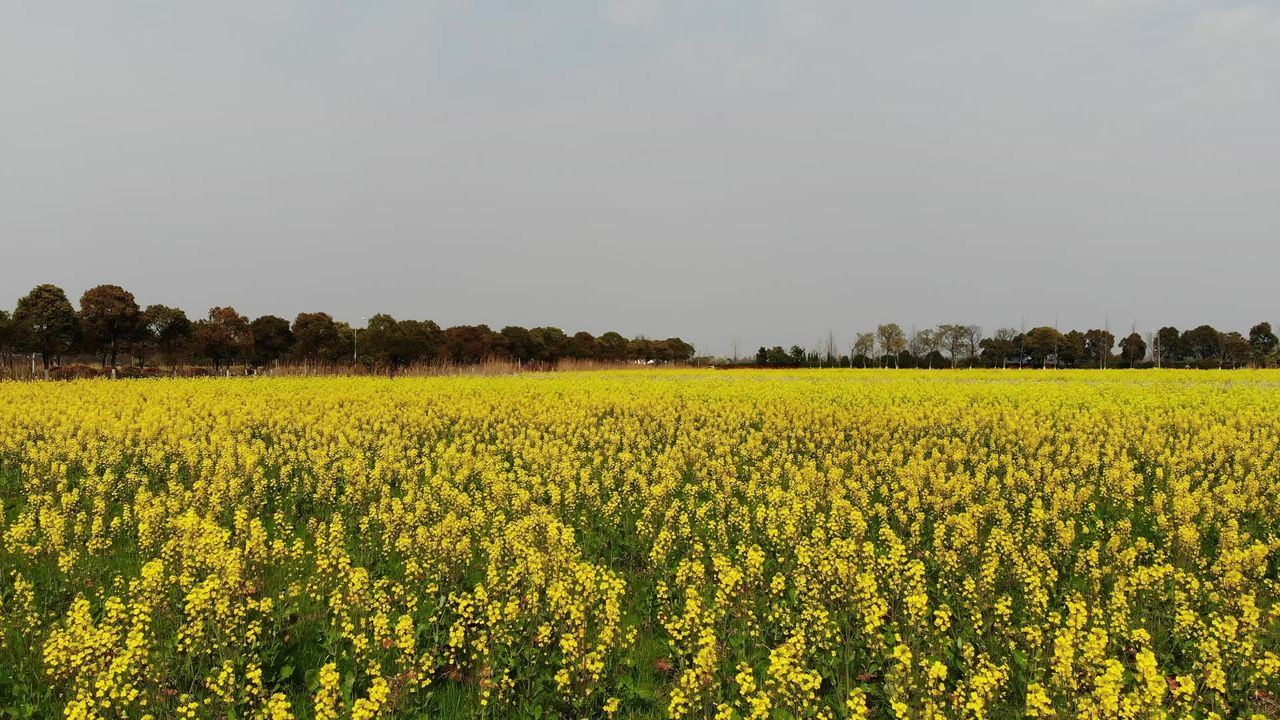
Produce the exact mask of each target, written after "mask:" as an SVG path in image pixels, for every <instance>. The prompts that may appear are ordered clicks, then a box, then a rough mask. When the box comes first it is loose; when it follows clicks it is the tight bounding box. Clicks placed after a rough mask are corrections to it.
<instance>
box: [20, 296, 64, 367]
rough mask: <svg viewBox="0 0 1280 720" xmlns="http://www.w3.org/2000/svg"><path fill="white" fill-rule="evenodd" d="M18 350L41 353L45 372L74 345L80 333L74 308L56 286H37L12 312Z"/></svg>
mask: <svg viewBox="0 0 1280 720" xmlns="http://www.w3.org/2000/svg"><path fill="white" fill-rule="evenodd" d="M12 322H13V332H14V334H15V340H16V343H17V346H18V348H19V349H22V350H27V351H30V352H34V353H39V354H40V360H41V362H42V363H43V364H44V368H45V369H46V370H48V369H49V367H50V365H52V364H54V363H56V362H57V360H58V358H60V357H61V356H62V355H63V354H64V353H66V352H69V351H70V350H71V348H72V347H73V346H74V345H75V342H76V338H77V335H78V334H79V323H78V322H77V320H76V311H75V308H73V307H71V301H70V300H67V294H66V293H65V292H63V291H62V288H60V287H58V286H57V285H49V284H45V285H37V286H36V287H34V288H32V290H31V292H29V293H27V294H26V295H25V296H23V298H22V299H21V300H19V301H18V306H17V308H16V309H14V311H13V321H12Z"/></svg>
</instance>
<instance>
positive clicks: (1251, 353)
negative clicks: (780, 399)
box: [754, 322, 1280, 368]
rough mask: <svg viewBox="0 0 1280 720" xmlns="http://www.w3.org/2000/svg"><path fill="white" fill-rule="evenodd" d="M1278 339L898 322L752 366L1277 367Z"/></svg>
mask: <svg viewBox="0 0 1280 720" xmlns="http://www.w3.org/2000/svg"><path fill="white" fill-rule="evenodd" d="M1278 345H1280V340H1278V339H1277V337H1276V334H1275V333H1274V332H1273V331H1272V329H1271V323H1267V322H1262V323H1258V324H1257V325H1254V326H1253V327H1252V328H1251V329H1250V330H1249V334H1248V335H1247V336H1246V335H1243V334H1241V333H1239V332H1236V331H1230V332H1223V331H1220V330H1217V329H1215V328H1213V327H1212V326H1209V325H1200V326H1198V327H1195V328H1191V329H1189V330H1178V329H1177V328H1175V327H1171V326H1168V327H1163V328H1160V329H1159V330H1157V331H1154V332H1150V333H1147V334H1145V335H1143V334H1141V333H1139V332H1137V331H1136V330H1133V331H1131V332H1130V333H1129V334H1128V335H1126V336H1124V337H1122V338H1120V340H1119V342H1118V343H1117V341H1116V336H1115V334H1113V333H1112V332H1111V331H1110V330H1107V329H1097V328H1094V329H1090V330H1085V331H1083V332H1082V331H1079V330H1070V331H1068V332H1065V333H1064V332H1061V331H1059V330H1058V329H1057V328H1053V327H1048V326H1041V327H1036V328H1032V329H1031V330H1027V331H1021V330H1017V329H1014V328H1001V329H999V330H996V331H995V332H993V333H992V334H991V335H985V334H984V333H983V330H982V328H981V327H979V326H977V325H961V324H946V325H939V326H938V327H934V328H924V329H919V330H912V331H911V332H909V333H908V332H906V331H904V330H903V329H902V327H901V326H900V325H898V324H897V323H885V324H882V325H879V326H877V327H876V329H875V330H874V331H869V332H863V333H858V334H857V336H856V338H855V340H854V342H853V345H852V347H851V348H850V351H849V353H848V354H842V353H840V352H838V350H837V346H836V343H835V341H834V339H833V338H832V337H831V336H830V334H828V337H827V340H826V341H825V342H820V343H817V344H816V345H815V346H814V347H811V348H804V347H801V346H799V345H793V346H791V348H790V349H787V348H784V347H782V346H780V345H775V346H774V347H761V348H760V349H759V350H758V351H756V356H755V362H754V364H755V365H758V366H764V367H894V368H904V367H905V368H945V367H1017V368H1149V367H1170V368H1240V367H1274V366H1276V365H1278V364H1280V355H1278V354H1277V346H1278Z"/></svg>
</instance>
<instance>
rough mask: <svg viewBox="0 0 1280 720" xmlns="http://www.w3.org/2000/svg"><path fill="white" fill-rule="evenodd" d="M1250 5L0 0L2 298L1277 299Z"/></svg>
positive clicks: (1046, 304)
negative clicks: (125, 292)
mask: <svg viewBox="0 0 1280 720" xmlns="http://www.w3.org/2000/svg"><path fill="white" fill-rule="evenodd" d="M1277 128H1280V3H1278V2H1276V1H1275V0H1267V1H1262V2H1253V3H1248V2H1209V1H1208V0H1204V1H1197V0H1182V1H1178V0H1009V1H1008V2H978V1H975V2H954V1H953V0H947V1H935V2H858V1H854V0H834V1H832V2H823V1H816V0H815V1H805V0H785V1H778V2H756V1H750V0H608V1H600V2H582V1H578V0H561V1H558V2H550V3H534V2H528V1H527V0H508V1H506V2H463V1H461V0H457V1H442V2H435V3H430V2H417V1H412V2H411V1H403V2H382V1H377V0H365V1H363V2H345V1H344V2H337V1H336V0H334V1H329V0H307V1H305V2H303V1H298V2H271V1H269V0H255V1H253V2H238V1H223V2H206V3H171V2H158V1H152V2H127V1H121V2H109V3H104V2H98V1H92V0H85V1H83V2H61V1H59V0H36V1H33V2H27V1H25V0H0V250H2V253H0V303H2V304H3V305H4V306H8V307H11V306H12V304H13V302H14V301H15V300H16V298H17V297H18V296H20V295H22V294H24V293H25V292H26V291H27V290H28V289H29V288H30V287H31V286H32V285H34V284H36V283H39V282H54V283H57V284H59V285H61V286H63V287H64V288H65V289H66V290H67V292H68V294H69V295H71V296H72V300H73V301H75V300H76V299H77V298H78V296H79V294H80V293H81V292H82V291H83V290H84V289H86V288H87V287H89V286H92V285H95V284H99V283H103V282H112V283H118V284H121V285H124V286H125V287H127V288H129V289H130V290H132V291H134V293H135V294H136V295H137V296H138V299H139V301H140V302H141V303H143V304H147V303H153V302H163V303H166V304H174V305H178V306H181V307H183V308H184V309H186V310H187V311H188V313H189V314H191V315H192V316H196V315H201V314H203V312H204V311H205V310H207V309H208V308H209V307H210V306H212V305H222V304H234V305H235V306H236V307H237V308H238V309H239V310H241V312H244V313H246V314H248V315H250V316H255V315H260V314H264V313H273V314H278V315H283V316H286V317H290V318H291V317H292V316H293V315H294V314H296V313H297V312H299V311H304V310H313V309H322V310H327V311H330V312H332V313H333V314H334V315H335V316H337V317H339V318H342V319H345V320H349V321H355V322H358V321H359V319H360V318H361V317H364V316H368V315H371V314H373V313H375V312H379V311H383V312H389V313H391V314H393V315H395V316H397V317H417V318H432V319H434V320H436V321H437V322H439V323H441V324H442V325H451V324H458V323H480V322H485V323H488V324H490V325H491V326H494V327H495V328H499V327H501V326H503V325H506V324H520V325H528V326H532V325H542V324H551V325H558V326H561V327H563V328H564V329H566V330H568V331H570V332H572V331H575V330H579V329H587V330H591V331H593V332H597V333H598V332H601V331H604V330H609V329H616V330H618V331H620V332H622V333H624V334H626V335H635V334H647V335H650V336H660V337H665V336H667V335H681V336H683V337H685V338H686V339H688V340H690V341H692V342H694V343H695V344H696V345H697V346H698V347H699V350H700V351H703V352H713V353H727V352H729V351H730V349H731V344H730V343H731V338H733V337H735V336H736V337H737V338H738V341H739V346H740V348H741V350H742V351H743V353H747V352H751V351H753V350H754V348H755V347H756V346H758V345H760V344H762V343H765V342H768V343H770V344H774V343H779V344H788V345H789V344H791V343H799V344H802V345H807V346H812V345H814V344H816V341H817V340H818V338H819V337H825V335H826V332H827V330H828V329H831V330H832V331H833V332H834V333H835V334H836V337H837V339H838V340H839V341H840V342H841V343H842V344H843V345H845V346H846V347H847V344H848V342H849V341H850V340H851V339H852V336H853V333H854V332H855V331H858V330H863V329H868V328H870V327H872V326H874V324H875V323H877V322H883V321H889V320H892V321H896V322H899V323H901V324H902V325H904V326H905V327H908V328H910V327H911V326H912V325H918V326H922V327H923V326H926V325H931V324H936V323H941V322H953V321H963V322H970V323H979V324H982V325H983V326H985V327H987V328H993V327H995V326H998V325H1013V326H1016V325H1018V323H1019V322H1020V321H1021V320H1023V319H1024V318H1025V322H1026V324H1027V326H1028V327H1030V326H1032V325H1035V324H1051V323H1052V322H1053V321H1054V317H1055V314H1056V315H1057V316H1058V317H1059V322H1060V324H1061V325H1062V327H1064V328H1066V327H1071V326H1076V327H1080V328H1085V327H1088V326H1098V325H1101V324H1102V323H1103V322H1104V320H1106V319H1108V318H1109V320H1110V324H1111V327H1112V328H1113V330H1121V329H1123V330H1127V329H1128V326H1129V324H1130V323H1131V322H1133V321H1135V320H1136V321H1137V322H1138V323H1139V327H1140V328H1149V327H1152V326H1156V325H1159V324H1165V323H1175V324H1178V325H1179V326H1191V325H1194V324H1199V323H1202V322H1210V323H1213V324H1215V325H1218V326H1219V327H1221V328H1224V329H1247V328H1248V326H1249V325H1250V324H1252V323H1253V322H1256V321H1258V320H1262V319H1269V320H1272V321H1273V322H1274V321H1280V290H1278V289H1277V286H1276V283H1275V281H1274V278H1275V277H1276V269H1277V260H1280V138H1278V136H1277V133H1278V132H1280V131H1278V130H1277Z"/></svg>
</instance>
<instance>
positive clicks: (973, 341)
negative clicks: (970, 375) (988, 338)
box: [965, 325, 982, 362]
mask: <svg viewBox="0 0 1280 720" xmlns="http://www.w3.org/2000/svg"><path fill="white" fill-rule="evenodd" d="M965 331H966V332H967V336H966V339H967V341H968V344H969V361H970V362H973V360H974V359H975V358H977V357H978V351H979V350H980V349H981V348H982V326H981V325H967V326H965Z"/></svg>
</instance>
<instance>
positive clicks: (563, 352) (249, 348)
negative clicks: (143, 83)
mask: <svg viewBox="0 0 1280 720" xmlns="http://www.w3.org/2000/svg"><path fill="white" fill-rule="evenodd" d="M26 353H30V354H31V356H32V358H33V359H35V358H38V359H39V361H40V363H41V366H42V367H43V368H44V369H46V370H48V369H49V368H52V367H57V366H59V365H62V364H63V363H64V362H66V361H67V360H69V359H71V358H86V357H88V358H93V359H94V360H95V361H97V362H99V363H101V365H102V366H103V367H111V368H116V367H118V366H119V365H120V363H121V361H122V360H127V366H129V367H137V368H145V367H156V366H158V365H167V366H169V367H174V368H176V367H177V366H179V365H182V364H187V363H191V362H197V363H203V362H205V361H207V362H208V363H209V365H211V366H212V367H213V368H214V370H215V371H216V370H218V369H220V368H230V367H232V366H234V365H236V364H241V365H243V366H244V367H245V368H251V367H267V366H271V365H273V364H276V363H281V362H287V363H299V364H302V363H309V364H317V365H347V364H350V365H357V364H358V365H361V366H364V367H366V368H369V369H380V370H381V369H386V370H394V369H395V368H403V367H407V366H410V365H415V364H433V363H453V364H475V363H481V362H485V361H490V360H508V361H518V362H520V363H545V364H554V363H556V362H559V361H561V360H564V359H574V360H583V361H604V362H650V361H652V362H684V361H688V360H689V359H690V358H692V357H693V353H694V348H693V346H692V345H690V344H689V343H686V342H685V341H683V340H681V339H680V338H677V337H673V338H667V339H665V340H651V339H648V338H643V337H637V338H632V339H627V338H625V337H623V336H622V335H620V334H618V333H616V332H606V333H604V334H602V335H600V336H599V337H596V336H594V335H592V334H591V333H589V332H578V333H574V334H573V335H569V334H567V333H565V332H564V331H563V330H561V329H560V328H556V327H535V328H523V327H518V326H507V327H504V328H502V329H501V330H498V331H495V330H492V329H490V328H489V327H488V326H487V325H457V326H454V327H449V328H441V327H440V326H439V325H437V324H436V323H435V322H432V321H431V320H397V319H395V318H393V317H392V316H390V315H387V314H385V313H380V314H377V315H374V316H373V317H371V318H369V320H368V324H367V326H366V327H364V328H356V327H352V326H351V325H350V324H348V323H345V322H341V321H338V320H335V319H334V318H333V317H332V316H330V315H329V314H328V313H324V312H306V313H299V314H298V316H297V317H295V318H294V319H293V321H292V322H290V321H288V320H286V319H284V318H281V317H277V316H275V315H263V316H262V317H258V318H254V319H253V320H250V319H249V318H248V317H246V316H244V315H241V314H240V313H239V312H237V311H236V309H235V308H234V307H230V306H227V307H215V308H212V309H210V310H209V312H208V314H207V315H205V316H204V317H200V318H197V319H195V320H192V319H191V318H189V317H188V316H187V314H186V313H185V312H183V310H182V309H180V308H176V307H169V306H167V305H148V306H146V307H142V306H140V305H139V304H138V302H137V300H136V299H135V298H134V295H133V293H131V292H129V291H128V290H125V289H124V288H122V287H120V286H119V285H99V286H97V287H94V288H90V289H89V290H86V291H85V292H84V294H83V295H81V296H80V306H79V308H78V309H77V308H76V307H74V306H73V305H72V304H71V301H70V300H69V299H68V298H67V295H66V293H65V292H64V291H63V290H62V289H61V288H59V287H57V286H56V285H48V284H45V285H38V286H36V287H35V288H33V289H32V290H31V292H29V293H27V294H26V295H25V296H23V297H22V298H21V299H19V300H18V302H17V306H16V307H15V308H14V310H13V311H12V312H8V311H3V310H0V361H2V362H3V363H4V364H5V365H6V366H7V367H8V368H9V369H10V373H11V374H12V371H13V366H14V362H15V358H16V357H17V356H18V355H19V354H24V355H25V354H26ZM33 362H34V360H33Z"/></svg>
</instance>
